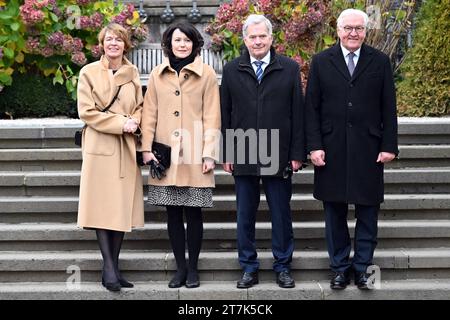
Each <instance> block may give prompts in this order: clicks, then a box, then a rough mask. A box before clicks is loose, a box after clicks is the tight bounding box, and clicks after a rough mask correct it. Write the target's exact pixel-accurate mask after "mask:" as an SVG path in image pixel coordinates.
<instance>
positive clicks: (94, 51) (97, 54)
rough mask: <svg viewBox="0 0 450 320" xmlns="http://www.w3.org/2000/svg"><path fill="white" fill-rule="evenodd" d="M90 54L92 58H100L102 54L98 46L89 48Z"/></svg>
mask: <svg viewBox="0 0 450 320" xmlns="http://www.w3.org/2000/svg"><path fill="white" fill-rule="evenodd" d="M91 54H92V56H93V57H94V58H100V56H101V55H102V54H103V52H102V49H101V48H100V46H99V45H95V46H92V47H91Z"/></svg>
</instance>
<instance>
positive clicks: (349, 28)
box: [342, 26, 366, 33]
mask: <svg viewBox="0 0 450 320" xmlns="http://www.w3.org/2000/svg"><path fill="white" fill-rule="evenodd" d="M342 29H344V31H345V32H346V33H351V32H352V31H353V30H355V31H356V32H357V33H362V32H364V30H366V28H365V27H363V26H357V27H350V26H345V27H343V28H342Z"/></svg>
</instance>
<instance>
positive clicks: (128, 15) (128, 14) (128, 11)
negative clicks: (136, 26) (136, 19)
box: [112, 3, 134, 27]
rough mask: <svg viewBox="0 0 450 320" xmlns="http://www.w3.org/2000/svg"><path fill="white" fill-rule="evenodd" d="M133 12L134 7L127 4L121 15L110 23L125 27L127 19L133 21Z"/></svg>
mask: <svg viewBox="0 0 450 320" xmlns="http://www.w3.org/2000/svg"><path fill="white" fill-rule="evenodd" d="M133 12H134V6H133V5H132V4H131V3H129V4H127V5H126V6H125V8H124V9H123V10H122V12H121V13H119V14H118V15H117V16H115V17H114V18H113V19H112V22H115V23H118V24H120V25H121V26H124V27H125V26H126V25H127V19H133Z"/></svg>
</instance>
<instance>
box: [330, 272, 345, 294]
mask: <svg viewBox="0 0 450 320" xmlns="http://www.w3.org/2000/svg"><path fill="white" fill-rule="evenodd" d="M348 284H350V276H349V274H348V272H336V273H335V274H334V276H333V278H332V279H331V282H330V288H331V289H334V290H342V289H345V288H346V287H347V285H348Z"/></svg>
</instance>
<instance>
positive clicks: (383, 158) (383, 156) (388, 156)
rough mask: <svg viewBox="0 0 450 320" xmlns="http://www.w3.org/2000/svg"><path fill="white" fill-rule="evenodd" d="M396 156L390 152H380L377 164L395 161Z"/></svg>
mask: <svg viewBox="0 0 450 320" xmlns="http://www.w3.org/2000/svg"><path fill="white" fill-rule="evenodd" d="M394 158H395V154H394V153H390V152H380V153H379V154H378V158H377V162H381V163H386V162H389V161H392V160H394Z"/></svg>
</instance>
